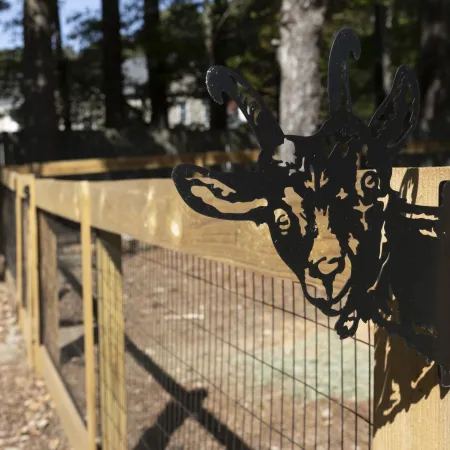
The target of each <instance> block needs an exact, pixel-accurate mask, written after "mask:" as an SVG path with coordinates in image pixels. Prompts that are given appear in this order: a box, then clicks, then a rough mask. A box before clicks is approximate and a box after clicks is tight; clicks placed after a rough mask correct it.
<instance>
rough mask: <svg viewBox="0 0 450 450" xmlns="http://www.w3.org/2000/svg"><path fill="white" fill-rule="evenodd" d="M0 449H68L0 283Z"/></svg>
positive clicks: (5, 290) (10, 303) (51, 404)
mask: <svg viewBox="0 0 450 450" xmlns="http://www.w3.org/2000/svg"><path fill="white" fill-rule="evenodd" d="M0 399H1V401H0V449H4V450H19V449H26V450H38V449H39V450H40V449H43V450H44V449H45V450H70V448H71V447H70V446H69V444H68V442H67V438H66V437H65V435H64V432H63V431H62V428H61V425H60V423H59V419H58V417H57V415H56V412H55V410H54V405H53V402H52V401H51V399H50V396H49V394H48V392H47V390H46V388H45V385H44V382H43V381H42V380H40V379H38V378H37V377H36V376H35V375H34V374H33V372H32V371H31V370H30V368H29V367H28V364H27V360H26V354H25V347H24V342H23V338H22V334H21V332H20V330H19V327H18V325H17V321H16V317H15V309H14V299H13V297H12V295H11V294H10V293H9V291H8V289H7V287H6V285H5V284H4V283H0Z"/></svg>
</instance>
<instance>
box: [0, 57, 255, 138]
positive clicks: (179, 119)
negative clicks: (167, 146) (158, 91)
mask: <svg viewBox="0 0 450 450" xmlns="http://www.w3.org/2000/svg"><path fill="white" fill-rule="evenodd" d="M122 72H123V75H124V95H125V98H126V101H127V103H128V104H129V105H130V106H131V107H132V108H135V109H136V110H139V111H141V112H143V116H144V119H145V120H146V122H150V119H151V105H150V102H149V101H148V104H146V105H144V104H143V98H145V97H146V95H143V94H144V93H145V92H146V91H147V86H146V84H147V81H148V71H147V64H146V60H145V58H144V57H143V56H138V57H135V58H129V59H127V60H125V61H124V63H123V65H122ZM194 84H195V79H194V77H192V76H185V77H184V78H183V79H182V80H181V81H177V82H172V83H171V84H170V86H169V95H170V96H171V97H172V99H173V103H172V105H171V106H170V107H169V114H168V116H169V117H168V119H169V127H171V128H173V127H175V126H177V125H182V126H186V127H191V128H199V129H208V128H209V108H210V101H209V99H206V98H205V99H200V98H195V97H191V96H189V95H186V93H189V92H192V90H193V88H194V87H195V86H194ZM21 102H22V100H21V99H20V93H19V92H17V96H16V98H14V97H13V96H11V97H0V133H15V132H17V131H19V129H20V124H19V123H18V122H17V121H16V120H15V119H14V114H13V112H14V111H16V110H17V109H18V107H19V106H20V103H21ZM84 107H85V109H86V115H85V116H83V114H81V116H80V117H84V118H79V119H78V120H76V119H75V120H74V121H73V123H72V127H73V129H74V130H86V129H90V130H96V129H99V128H101V127H102V125H103V120H104V118H103V111H102V110H98V111H97V110H95V111H93V110H92V108H90V107H89V106H88V105H84ZM227 110H228V125H229V128H230V129H233V128H237V127H239V126H240V125H241V124H242V123H245V122H246V120H245V117H244V115H243V114H242V113H241V111H240V110H239V109H238V108H236V105H235V104H234V102H230V103H229V104H228V107H227ZM60 128H61V129H63V125H62V123H61V124H60Z"/></svg>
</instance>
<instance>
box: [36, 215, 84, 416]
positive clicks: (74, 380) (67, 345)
mask: <svg viewBox="0 0 450 450" xmlns="http://www.w3.org/2000/svg"><path fill="white" fill-rule="evenodd" d="M39 214H42V215H43V216H44V217H45V219H46V220H47V221H48V224H49V226H50V228H51V230H52V233H54V235H56V255H55V256H56V261H55V262H54V263H55V266H56V267H55V268H54V273H55V275H56V280H54V282H55V283H56V289H55V292H54V295H56V296H57V300H56V301H55V300H54V299H46V298H45V296H42V293H43V291H44V289H43V287H42V286H41V311H42V316H43V317H42V324H43V326H42V338H43V343H44V345H45V346H46V348H47V350H48V352H49V354H50V356H51V357H52V359H53V363H54V364H55V367H56V368H57V370H58V372H59V374H60V376H61V378H62V380H63V382H64V384H65V385H66V387H67V389H68V391H69V393H70V395H71V397H72V399H73V401H74V403H75V405H76V407H77V409H78V411H79V413H80V416H81V417H82V418H83V420H86V398H85V363H84V321H83V300H82V283H81V273H82V272H81V244H80V226H79V224H76V223H73V222H70V221H67V220H63V219H61V218H58V217H56V216H53V215H51V214H48V213H45V212H42V211H39ZM39 235H40V237H41V236H44V240H43V242H40V244H41V245H40V250H41V252H42V250H45V249H46V248H47V249H49V248H50V246H49V243H48V242H45V236H46V235H47V233H43V232H42V230H39ZM41 241H42V239H41ZM40 261H41V267H40V271H41V272H43V273H46V272H49V273H50V272H51V271H52V268H51V267H48V268H47V267H45V266H44V264H45V263H46V262H47V260H46V259H45V258H44V257H43V255H42V254H41V255H40ZM49 263H50V264H51V262H49ZM41 279H42V277H41ZM43 281H45V280H43ZM47 282H50V283H52V282H53V281H51V280H47ZM50 325H51V326H50Z"/></svg>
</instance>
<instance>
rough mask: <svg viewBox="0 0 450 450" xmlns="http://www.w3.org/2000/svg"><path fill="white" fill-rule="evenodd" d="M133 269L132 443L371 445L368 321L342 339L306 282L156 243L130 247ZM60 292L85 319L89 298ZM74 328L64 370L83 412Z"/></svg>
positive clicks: (128, 269)
mask: <svg viewBox="0 0 450 450" xmlns="http://www.w3.org/2000/svg"><path fill="white" fill-rule="evenodd" d="M68 258H69V257H66V262H67V261H68ZM70 261H71V262H70V264H71V267H72V272H73V273H74V274H75V275H76V277H78V276H79V274H80V271H79V267H78V268H77V264H79V260H78V263H77V258H76V257H74V254H73V253H72V256H70ZM123 273H124V318H125V336H124V339H125V344H126V350H127V351H126V356H125V358H126V360H125V370H126V384H127V386H126V387H127V405H128V407H127V414H128V423H127V430H128V432H127V440H128V448H129V449H133V450H147V449H150V450H156V449H158V450H160V449H161V450H162V449H171V450H175V449H178V450H181V449H183V450H187V449H192V450H200V449H205V450H206V449H208V450H209V449H219V448H220V449H222V448H226V449H242V450H244V449H245V450H246V449H267V450H281V449H283V450H285V449H295V448H307V449H313V448H314V449H326V448H330V449H341V448H342V449H351V450H356V449H358V450H363V449H367V448H370V443H369V441H370V439H369V436H370V426H369V422H370V419H371V392H372V388H373V385H372V384H373V383H372V381H373V380H372V376H371V373H372V367H373V347H372V343H373V341H371V336H372V334H371V330H370V329H368V326H367V325H361V326H360V331H359V333H358V336H357V339H356V340H355V339H347V340H344V341H340V340H339V339H338V338H337V337H336V335H335V333H334V331H333V330H330V328H332V323H330V322H329V321H328V319H327V318H326V317H324V316H323V315H321V313H320V312H317V310H315V309H314V308H313V307H312V306H310V305H309V304H307V302H305V300H304V298H303V296H302V294H301V290H300V287H299V285H298V284H293V283H291V282H282V281H281V280H272V279H270V278H267V277H266V278H264V277H262V276H260V275H255V274H252V273H251V272H244V271H241V270H235V269H234V268H230V267H228V266H224V265H221V264H216V263H212V262H208V261H204V260H202V259H199V258H194V257H192V256H187V255H181V254H176V253H174V252H169V251H167V250H163V249H160V248H156V247H151V246H139V248H137V252H136V253H135V254H126V255H124V257H123ZM77 274H78V275H77ZM61 289H62V292H63V295H61V299H60V314H61V318H60V320H61V323H64V324H66V325H68V324H69V323H71V324H76V323H78V324H79V322H80V321H82V305H81V297H80V296H79V294H78V293H77V292H76V289H75V288H74V287H73V283H69V282H68V280H67V279H66V278H65V277H62V278H61ZM74 327H76V325H72V326H71V327H68V326H65V327H64V326H62V327H61V328H60V339H61V341H60V346H61V348H65V351H66V357H65V358H64V362H63V364H62V365H61V373H62V374H63V376H64V379H65V381H66V383H67V385H68V386H69V388H70V390H71V392H72V395H73V397H74V399H75V401H76V403H77V404H78V405H79V408H80V411H81V412H82V414H83V412H84V408H85V403H84V355H83V353H82V345H81V351H80V352H78V353H77V352H76V351H75V352H68V353H67V348H68V346H67V344H68V342H67V340H69V341H70V339H72V340H73V341H74V342H75V343H76V346H77V347H80V344H82V335H83V328H82V326H80V325H78V328H74ZM70 333H73V334H70ZM80 339H81V341H80ZM63 341H64V342H63ZM69 344H70V342H69ZM69 347H70V345H69ZM67 355H69V357H67Z"/></svg>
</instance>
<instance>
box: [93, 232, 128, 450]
mask: <svg viewBox="0 0 450 450" xmlns="http://www.w3.org/2000/svg"><path fill="white" fill-rule="evenodd" d="M121 256H122V245H121V236H120V235H118V234H112V233H108V232H105V231H99V232H98V235H97V273H98V276H97V284H98V303H99V305H98V306H99V314H98V315H99V349H100V393H101V411H102V412H101V417H102V444H103V448H104V449H105V450H116V449H117V450H126V448H127V422H126V421H127V407H126V386H125V335H124V331H125V327H124V318H123V291H122V286H123V284H122V261H121Z"/></svg>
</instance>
